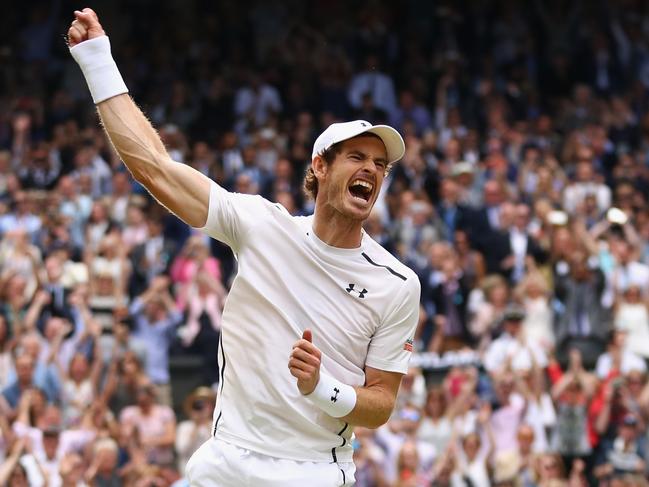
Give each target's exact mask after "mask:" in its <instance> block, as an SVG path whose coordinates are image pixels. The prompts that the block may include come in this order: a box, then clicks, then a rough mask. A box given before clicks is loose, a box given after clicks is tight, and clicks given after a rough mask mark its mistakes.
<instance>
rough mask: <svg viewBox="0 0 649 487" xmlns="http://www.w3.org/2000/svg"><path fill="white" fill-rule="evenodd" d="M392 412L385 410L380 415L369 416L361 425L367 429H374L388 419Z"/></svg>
mask: <svg viewBox="0 0 649 487" xmlns="http://www.w3.org/2000/svg"><path fill="white" fill-rule="evenodd" d="M391 414H392V410H390V411H389V412H387V413H386V414H381V415H380V416H378V415H377V416H375V417H373V418H369V419H368V421H367V424H365V425H363V426H365V427H366V428H368V429H371V430H375V429H378V428H380V427H381V426H383V425H384V424H385V423H387V422H388V420H389V419H390V415H391Z"/></svg>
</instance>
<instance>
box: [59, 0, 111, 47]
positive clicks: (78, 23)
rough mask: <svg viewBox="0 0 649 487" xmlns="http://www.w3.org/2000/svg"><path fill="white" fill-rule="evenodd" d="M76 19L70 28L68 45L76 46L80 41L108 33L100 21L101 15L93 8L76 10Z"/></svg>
mask: <svg viewBox="0 0 649 487" xmlns="http://www.w3.org/2000/svg"><path fill="white" fill-rule="evenodd" d="M74 17H75V19H74V20H73V21H72V24H70V28H69V29H68V46H69V47H74V46H76V45H77V44H79V43H80V42H83V41H87V40H88V39H94V38H95V37H101V36H103V35H106V33H105V32H104V29H103V28H102V27H101V24H100V23H99V17H97V14H96V13H95V12H94V10H92V9H91V8H84V9H83V10H81V11H79V10H75V11H74Z"/></svg>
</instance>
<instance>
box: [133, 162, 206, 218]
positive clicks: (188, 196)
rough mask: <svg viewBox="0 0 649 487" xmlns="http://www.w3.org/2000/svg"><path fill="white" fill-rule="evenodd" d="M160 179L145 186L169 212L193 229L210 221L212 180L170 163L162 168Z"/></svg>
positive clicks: (189, 167)
mask: <svg viewBox="0 0 649 487" xmlns="http://www.w3.org/2000/svg"><path fill="white" fill-rule="evenodd" d="M153 177H154V178H156V179H157V181H156V180H152V181H151V182H150V184H145V186H146V188H147V189H148V190H149V192H150V193H151V194H152V195H153V196H154V197H155V198H156V199H157V200H158V201H159V202H160V204H162V205H163V206H165V207H166V208H167V209H168V210H169V211H171V212H172V213H173V214H174V215H176V216H177V217H178V218H180V219H181V220H182V221H184V222H185V223H187V224H188V225H190V226H192V227H202V226H204V225H205V222H206V221H207V214H208V208H209V200H210V184H211V181H210V179H209V178H208V177H207V176H205V175H204V174H202V173H200V172H199V171H197V170H196V169H194V168H193V167H191V166H188V165H186V164H182V163H180V162H175V161H172V160H169V161H167V162H166V163H164V164H161V166H160V172H159V174H153Z"/></svg>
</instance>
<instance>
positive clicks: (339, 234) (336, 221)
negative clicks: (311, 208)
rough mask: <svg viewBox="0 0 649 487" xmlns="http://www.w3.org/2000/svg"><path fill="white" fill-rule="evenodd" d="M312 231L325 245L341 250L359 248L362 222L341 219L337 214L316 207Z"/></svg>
mask: <svg viewBox="0 0 649 487" xmlns="http://www.w3.org/2000/svg"><path fill="white" fill-rule="evenodd" d="M313 231H314V232H315V234H316V236H317V237H318V238H319V239H320V240H322V241H323V242H324V243H326V244H327V245H330V246H332V247H338V248H341V249H355V248H357V247H360V245H361V239H362V222H361V221H360V220H352V219H350V218H345V217H343V216H342V215H341V214H340V213H339V212H337V211H334V210H328V209H327V208H325V207H319V206H316V209H315V213H314V215H313Z"/></svg>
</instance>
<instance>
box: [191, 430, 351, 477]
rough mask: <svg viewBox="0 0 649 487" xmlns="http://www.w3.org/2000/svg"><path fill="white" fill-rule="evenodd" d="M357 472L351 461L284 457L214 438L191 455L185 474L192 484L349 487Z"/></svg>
mask: <svg viewBox="0 0 649 487" xmlns="http://www.w3.org/2000/svg"><path fill="white" fill-rule="evenodd" d="M355 471H356V466H355V465H354V463H352V462H349V463H324V462H298V461H295V460H285V459H282V458H275V457H269V456H268V455H261V454H259V453H255V452H253V451H250V450H246V449H245V448H239V447H238V446H235V445H232V444H230V443H226V442H225V441H223V440H221V439H217V438H214V437H212V438H210V439H209V440H207V441H206V442H205V443H203V444H202V445H201V447H200V448H199V449H198V450H196V451H195V452H194V454H193V455H192V456H191V458H190V459H189V461H188V462H187V467H186V468H185V475H186V477H187V479H188V480H189V484H190V485H191V486H192V487H280V486H281V487H304V486H305V485H308V486H309V487H342V486H345V487H346V486H350V485H354V472H355Z"/></svg>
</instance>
